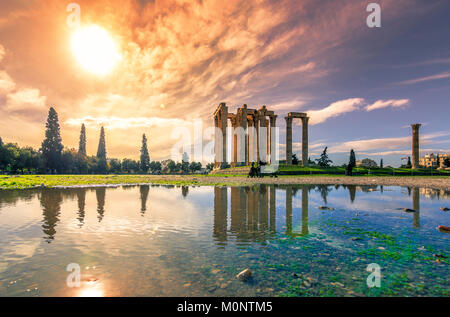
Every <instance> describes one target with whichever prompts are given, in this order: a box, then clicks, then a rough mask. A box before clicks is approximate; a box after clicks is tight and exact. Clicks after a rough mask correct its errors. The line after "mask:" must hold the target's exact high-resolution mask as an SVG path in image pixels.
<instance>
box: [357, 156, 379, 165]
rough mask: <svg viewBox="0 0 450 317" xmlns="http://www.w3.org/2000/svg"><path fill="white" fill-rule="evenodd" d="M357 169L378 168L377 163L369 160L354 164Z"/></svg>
mask: <svg viewBox="0 0 450 317" xmlns="http://www.w3.org/2000/svg"><path fill="white" fill-rule="evenodd" d="M356 166H357V167H378V164H377V162H375V161H374V160H371V159H369V158H365V159H362V160H360V161H357V162H356Z"/></svg>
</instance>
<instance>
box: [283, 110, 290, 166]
mask: <svg viewBox="0 0 450 317" xmlns="http://www.w3.org/2000/svg"><path fill="white" fill-rule="evenodd" d="M285 119H286V164H288V165H291V164H292V117H289V116H288V117H285Z"/></svg>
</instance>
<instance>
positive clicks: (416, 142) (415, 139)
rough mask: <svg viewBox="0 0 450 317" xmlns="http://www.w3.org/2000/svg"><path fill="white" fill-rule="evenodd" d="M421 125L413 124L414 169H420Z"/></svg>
mask: <svg viewBox="0 0 450 317" xmlns="http://www.w3.org/2000/svg"><path fill="white" fill-rule="evenodd" d="M420 126H421V124H420V123H415V124H412V125H411V127H412V162H411V163H412V168H414V169H416V168H419V129H420Z"/></svg>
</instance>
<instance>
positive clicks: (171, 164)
mask: <svg viewBox="0 0 450 317" xmlns="http://www.w3.org/2000/svg"><path fill="white" fill-rule="evenodd" d="M167 168H168V169H169V173H176V172H178V166H177V163H175V161H173V160H169V162H168V163H167Z"/></svg>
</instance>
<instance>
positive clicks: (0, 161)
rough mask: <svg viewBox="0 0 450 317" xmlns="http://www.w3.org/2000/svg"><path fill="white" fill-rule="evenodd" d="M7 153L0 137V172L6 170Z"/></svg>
mask: <svg viewBox="0 0 450 317" xmlns="http://www.w3.org/2000/svg"><path fill="white" fill-rule="evenodd" d="M9 161H10V159H9V153H8V151H7V149H6V148H5V146H4V145H3V141H2V138H1V137H0V171H4V170H6V168H7V167H8V165H9V163H10V162H9Z"/></svg>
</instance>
